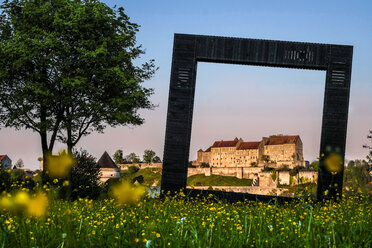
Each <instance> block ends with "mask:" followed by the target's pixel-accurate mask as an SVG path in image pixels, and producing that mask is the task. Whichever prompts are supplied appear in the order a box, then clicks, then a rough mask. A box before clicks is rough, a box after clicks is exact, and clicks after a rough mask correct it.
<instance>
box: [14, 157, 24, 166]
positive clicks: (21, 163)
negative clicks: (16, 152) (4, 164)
mask: <svg viewBox="0 0 372 248" xmlns="http://www.w3.org/2000/svg"><path fill="white" fill-rule="evenodd" d="M14 166H15V167H16V168H17V169H21V168H23V167H24V166H25V164H24V163H23V160H22V159H21V158H20V159H18V160H17V162H16V163H15V165H14Z"/></svg>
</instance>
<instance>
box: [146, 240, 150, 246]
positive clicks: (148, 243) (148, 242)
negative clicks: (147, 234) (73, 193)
mask: <svg viewBox="0 0 372 248" xmlns="http://www.w3.org/2000/svg"><path fill="white" fill-rule="evenodd" d="M150 246H151V240H147V241H146V248H149V247H150Z"/></svg>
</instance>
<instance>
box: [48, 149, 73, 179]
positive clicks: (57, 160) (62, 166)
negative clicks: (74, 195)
mask: <svg viewBox="0 0 372 248" xmlns="http://www.w3.org/2000/svg"><path fill="white" fill-rule="evenodd" d="M47 163H48V164H47V168H46V169H47V172H48V174H49V175H50V176H51V177H59V178H64V177H66V176H67V174H68V173H69V172H70V170H71V169H72V167H73V166H74V165H75V163H76V161H75V159H74V158H73V157H72V156H71V155H69V154H67V153H66V152H65V151H62V152H61V153H60V154H59V155H58V156H54V155H47Z"/></svg>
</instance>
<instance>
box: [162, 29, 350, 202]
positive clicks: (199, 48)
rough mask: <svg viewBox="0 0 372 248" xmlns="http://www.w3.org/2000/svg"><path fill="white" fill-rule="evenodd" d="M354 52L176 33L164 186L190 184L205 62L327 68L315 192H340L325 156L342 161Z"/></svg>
mask: <svg viewBox="0 0 372 248" xmlns="http://www.w3.org/2000/svg"><path fill="white" fill-rule="evenodd" d="M352 54H353V47H352V46H340V45H330V44H315V43H304V42H288V41H272V40H257V39H243V38H229V37H216V36H202V35H186V34H175V36H174V44H173V59H172V69H171V79H170V87H169V99H168V114H167V124H166V125H167V126H166V134H165V145H164V159H163V174H162V184H161V188H162V190H163V191H164V192H167V191H179V190H180V189H184V188H185V187H186V180H187V166H188V158H189V151H190V138H191V126H192V116H193V105H194V93H195V80H196V67H197V62H198V61H203V62H214V63H228V64H244V65H259V66H272V67H284V68H298V69H310V70H325V71H327V76H326V86H325V96H324V110H323V123H322V136H321V141H320V143H321V145H320V155H321V154H324V155H325V156H322V157H321V160H320V166H319V178H318V192H317V196H318V199H323V198H328V197H336V196H338V195H337V194H341V188H342V178H343V168H342V170H341V172H340V173H337V174H334V173H333V174H332V173H331V172H330V171H328V170H326V168H325V165H324V159H325V158H326V157H327V156H328V155H329V154H331V153H336V154H338V155H339V156H340V157H341V159H342V161H343V160H344V156H345V143H346V130H347V116H348V106H349V94H350V79H351V64H352ZM335 185H336V186H335ZM326 190H328V191H327V194H324V192H325V191H326Z"/></svg>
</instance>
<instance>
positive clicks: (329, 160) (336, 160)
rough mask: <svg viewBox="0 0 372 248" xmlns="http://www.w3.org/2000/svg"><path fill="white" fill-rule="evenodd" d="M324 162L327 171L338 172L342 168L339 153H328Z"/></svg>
mask: <svg viewBox="0 0 372 248" xmlns="http://www.w3.org/2000/svg"><path fill="white" fill-rule="evenodd" d="M324 163H325V166H326V168H327V170H328V171H329V172H332V173H339V172H341V170H342V164H343V162H342V158H341V156H340V155H338V154H336V153H331V154H329V155H328V156H327V157H326V159H325V161H324Z"/></svg>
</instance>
